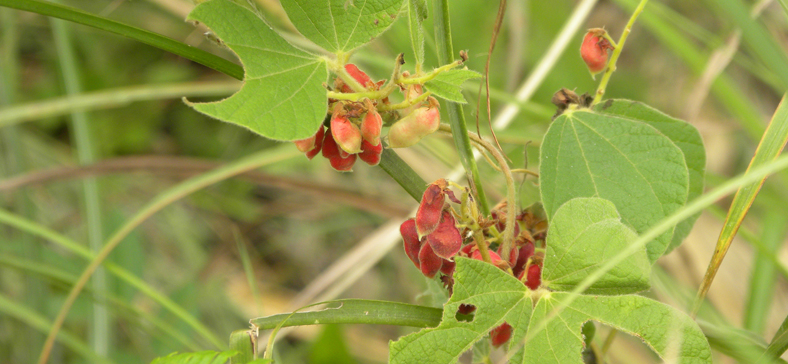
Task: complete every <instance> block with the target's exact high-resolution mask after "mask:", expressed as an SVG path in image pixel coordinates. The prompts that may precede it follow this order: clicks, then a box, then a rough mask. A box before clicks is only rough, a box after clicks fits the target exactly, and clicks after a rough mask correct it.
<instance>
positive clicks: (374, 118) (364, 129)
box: [361, 99, 383, 146]
mask: <svg viewBox="0 0 788 364" xmlns="http://www.w3.org/2000/svg"><path fill="white" fill-rule="evenodd" d="M365 104H366V106H367V110H368V111H367V115H366V116H364V120H362V121H361V137H362V138H364V140H366V141H368V142H369V143H370V144H372V145H374V146H377V145H380V129H381V128H382V127H383V118H381V117H380V114H379V113H378V110H377V109H375V106H374V105H372V101H371V100H370V99H367V100H366V101H365Z"/></svg>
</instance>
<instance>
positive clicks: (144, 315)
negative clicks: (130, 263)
mask: <svg viewBox="0 0 788 364" xmlns="http://www.w3.org/2000/svg"><path fill="white" fill-rule="evenodd" d="M0 265H3V266H6V267H10V268H14V269H17V270H20V271H23V272H25V273H28V274H30V275H35V276H38V277H42V278H45V279H47V280H49V281H51V282H53V284H55V285H58V286H62V287H71V286H73V285H74V282H76V281H77V276H75V275H73V274H71V273H67V272H65V271H62V270H60V269H57V268H53V267H52V266H51V265H47V264H42V263H39V262H37V261H33V260H29V259H24V258H21V257H17V256H12V255H10V254H5V255H3V256H0ZM85 290H86V291H88V292H90V293H93V292H92V291H91V290H90V288H85ZM102 295H103V296H105V297H101V298H103V299H104V300H106V301H108V302H109V303H110V304H112V306H113V307H115V310H116V312H117V313H119V314H121V315H122V316H124V317H129V318H134V319H135V321H133V322H138V321H139V320H140V319H142V320H145V321H147V322H150V323H151V324H152V325H153V326H155V327H156V328H158V329H159V330H160V331H161V332H162V333H164V334H166V335H168V338H166V339H167V340H170V339H172V340H175V341H177V342H178V343H180V344H181V345H183V346H184V347H186V348H188V349H189V350H200V349H201V346H200V345H199V344H197V343H196V342H195V341H194V340H192V339H191V338H190V337H188V336H187V335H185V334H183V333H181V332H180V331H178V330H176V329H175V328H174V327H172V326H171V325H170V324H168V323H166V322H164V321H162V320H160V319H159V318H157V317H156V316H154V315H152V314H150V313H148V312H147V311H144V310H142V309H139V308H137V307H135V306H134V305H132V304H129V303H126V300H124V299H121V298H120V297H117V296H112V295H106V294H102ZM140 326H141V328H142V329H147V328H146V325H140Z"/></svg>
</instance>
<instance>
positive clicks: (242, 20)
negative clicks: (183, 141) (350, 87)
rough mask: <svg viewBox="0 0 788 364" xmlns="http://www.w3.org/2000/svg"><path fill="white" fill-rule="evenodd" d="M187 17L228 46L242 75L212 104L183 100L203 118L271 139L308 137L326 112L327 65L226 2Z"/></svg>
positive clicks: (210, 4)
mask: <svg viewBox="0 0 788 364" xmlns="http://www.w3.org/2000/svg"><path fill="white" fill-rule="evenodd" d="M188 19H189V20H197V21H200V22H203V23H205V25H207V26H208V27H209V28H211V30H212V31H213V32H214V33H215V34H216V35H217V36H218V37H219V38H220V39H221V40H222V41H223V42H224V44H225V45H227V47H228V48H230V49H231V50H232V51H233V52H235V54H237V55H238V58H239V59H240V60H241V63H243V64H244V70H245V72H246V75H245V77H244V85H243V87H241V90H240V91H238V92H237V93H236V94H234V95H233V96H230V97H229V98H226V99H224V100H221V101H217V102H209V103H189V102H187V103H188V104H189V105H190V106H192V107H193V108H194V109H195V110H197V111H199V112H201V113H203V114H206V115H208V116H211V117H214V118H217V119H219V120H223V121H226V122H230V123H233V124H237V125H240V126H243V127H246V128H248V129H250V130H251V131H253V132H255V133H258V134H260V135H262V136H264V137H267V138H271V139H275V140H298V139H304V138H307V137H310V136H312V135H314V133H315V131H316V130H317V128H318V126H319V125H320V123H322V122H323V119H324V118H325V116H326V111H327V103H326V92H325V89H324V88H323V86H322V85H323V83H325V82H326V81H327V80H328V69H327V68H326V65H325V63H324V62H323V61H322V60H321V59H319V58H318V57H317V56H315V55H313V54H311V53H307V52H305V51H303V50H300V49H298V48H296V47H294V46H292V45H291V44H290V43H288V42H287V41H286V40H284V38H282V37H281V36H279V34H277V33H276V32H275V31H274V30H273V29H271V28H270V27H269V26H268V25H267V24H266V23H265V21H263V20H262V19H260V18H259V17H258V16H257V15H255V14H254V13H253V12H251V11H250V10H248V9H246V8H244V7H241V6H239V5H237V4H235V3H233V2H231V1H228V0H210V1H206V2H204V3H202V4H200V5H198V6H197V7H196V8H194V10H193V11H192V12H191V13H190V14H189V17H188Z"/></svg>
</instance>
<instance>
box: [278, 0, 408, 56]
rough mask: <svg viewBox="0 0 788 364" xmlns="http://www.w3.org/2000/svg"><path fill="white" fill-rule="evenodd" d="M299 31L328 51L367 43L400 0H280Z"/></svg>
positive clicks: (392, 14)
mask: <svg viewBox="0 0 788 364" xmlns="http://www.w3.org/2000/svg"><path fill="white" fill-rule="evenodd" d="M280 3H281V4H282V7H283V8H284V9H285V12H286V13H287V16H288V18H290V21H291V22H292V23H293V25H294V26H295V27H296V29H298V31H299V32H301V34H302V35H303V36H304V37H306V38H307V39H309V40H311V41H312V42H314V43H315V44H317V45H319V46H320V47H322V48H324V49H326V50H329V51H331V52H335V53H338V52H348V51H351V50H353V49H356V48H358V47H359V46H362V45H364V44H366V43H369V42H370V41H372V40H373V39H375V38H376V37H377V36H379V35H380V34H381V33H383V32H384V31H386V29H388V28H389V27H390V26H391V24H392V23H393V22H394V20H396V19H397V16H398V15H399V11H400V9H401V8H402V4H403V0H281V1H280Z"/></svg>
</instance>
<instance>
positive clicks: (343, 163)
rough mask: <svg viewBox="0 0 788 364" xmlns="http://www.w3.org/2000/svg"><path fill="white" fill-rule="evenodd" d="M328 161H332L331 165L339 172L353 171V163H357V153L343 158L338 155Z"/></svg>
mask: <svg viewBox="0 0 788 364" xmlns="http://www.w3.org/2000/svg"><path fill="white" fill-rule="evenodd" d="M328 161H329V162H331V167H333V168H334V169H335V170H337V171H338V172H352V171H353V164H354V163H356V155H355V154H351V155H349V156H348V157H347V158H342V156H339V155H337V156H336V157H332V158H329V159H328Z"/></svg>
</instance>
